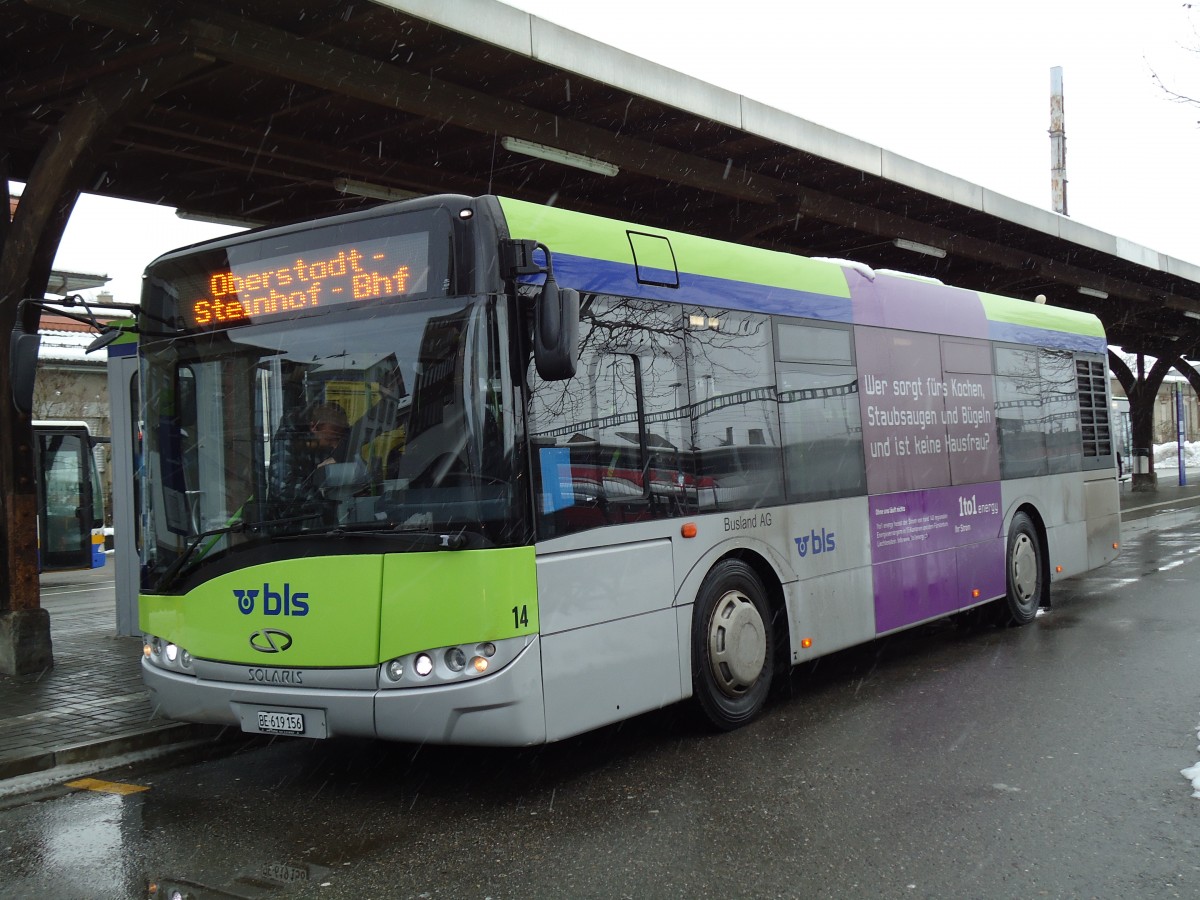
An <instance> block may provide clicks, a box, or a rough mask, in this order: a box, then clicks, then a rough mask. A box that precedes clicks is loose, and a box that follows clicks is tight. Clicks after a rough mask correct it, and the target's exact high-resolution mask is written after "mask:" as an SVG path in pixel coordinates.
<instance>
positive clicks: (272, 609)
mask: <svg viewBox="0 0 1200 900" xmlns="http://www.w3.org/2000/svg"><path fill="white" fill-rule="evenodd" d="M258 595H259V591H258V589H257V588H255V589H253V590H249V591H239V590H237V589H236V588H235V589H234V591H233V596H235V597H237V603H238V610H239V611H240V612H241V613H242V615H246V616H248V615H250V613H252V612H254V604H255V602H257V600H258ZM262 611H263V615H264V616H279V615H284V616H307V615H308V594H307V593H305V592H303V591H296V592H295V593H292V586H291V585H290V584H288V583H287V582H286V581H285V582H284V583H283V593H282V594H280V593H278V592H276V591H273V590H271V585H270V584H264V585H263V586H262Z"/></svg>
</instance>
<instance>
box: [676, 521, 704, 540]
mask: <svg viewBox="0 0 1200 900" xmlns="http://www.w3.org/2000/svg"><path fill="white" fill-rule="evenodd" d="M679 533H680V534H681V535H683V536H684V537H685V538H694V537H695V536H696V535H697V534H699V533H700V529H698V528H697V527H696V523H695V522H684V523H683V525H682V526H681V527H680V529H679Z"/></svg>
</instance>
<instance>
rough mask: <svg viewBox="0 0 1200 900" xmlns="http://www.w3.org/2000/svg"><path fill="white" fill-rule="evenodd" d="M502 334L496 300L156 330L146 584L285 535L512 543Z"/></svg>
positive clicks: (400, 542) (164, 582)
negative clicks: (171, 332)
mask: <svg viewBox="0 0 1200 900" xmlns="http://www.w3.org/2000/svg"><path fill="white" fill-rule="evenodd" d="M499 328H500V324H499V322H498V311H497V304H496V302H495V300H494V299H493V298H482V299H476V300H469V301H463V300H462V299H458V300H426V301H417V302H413V303H410V304H407V305H405V306H402V307H394V308H390V309H387V310H383V311H381V310H379V309H375V310H359V311H355V312H352V313H349V314H346V315H343V316H339V317H337V327H336V328H333V327H330V325H329V324H328V320H327V319H325V318H324V317H322V318H316V319H299V320H295V321H291V322H282V323H271V324H264V325H250V326H241V327H239V328H236V329H228V330H225V331H220V332H216V333H207V334H199V335H195V336H192V337H189V338H176V339H174V340H171V341H164V342H148V343H147V344H146V345H145V346H144V350H143V366H144V368H145V371H144V373H143V376H144V383H145V385H146V386H147V392H146V409H145V416H146V419H145V422H146V425H145V448H146V466H147V484H148V490H147V491H146V494H145V501H144V503H145V508H144V510H143V516H144V519H145V522H146V526H147V535H148V540H147V546H146V560H145V563H146V565H145V566H144V574H143V580H144V585H143V586H144V587H145V588H146V589H152V588H158V589H160V590H169V589H171V587H172V584H171V583H170V582H173V581H177V580H178V579H179V576H181V575H184V574H186V573H190V572H193V571H195V570H196V569H198V568H199V567H200V566H202V565H204V564H206V563H209V562H213V561H216V560H219V559H221V558H223V557H226V556H228V555H229V552H230V551H234V550H238V549H243V548H244V549H249V548H252V547H254V546H256V545H263V544H265V543H266V542H267V541H269V540H272V539H274V540H276V541H277V540H278V539H280V538H313V539H318V540H319V539H328V540H333V539H345V538H346V536H347V535H352V536H356V537H361V536H370V535H375V536H380V537H386V538H388V539H389V543H388V544H387V549H388V550H395V551H396V552H400V551H404V550H424V549H436V548H437V547H439V546H440V547H448V548H450V549H455V548H458V547H465V546H472V547H487V546H501V545H504V544H506V543H511V542H512V541H513V540H514V539H515V538H514V536H513V533H514V531H515V527H514V524H513V523H514V522H515V521H517V516H516V514H515V511H514V509H513V505H514V493H513V487H512V485H513V483H514V481H515V479H514V478H513V472H514V465H515V462H514V445H515V441H514V437H513V435H514V431H515V428H514V423H513V418H512V408H513V406H512V404H511V403H508V402H505V397H506V396H508V395H509V391H510V383H509V382H508V380H507V376H506V375H505V373H506V372H507V371H508V368H507V366H505V365H503V361H502V350H501V343H500V340H499V334H500V331H499ZM286 546H287V544H286V543H285V544H284V545H279V544H276V545H275V551H276V552H277V554H278V553H282V554H283V555H286V554H287V552H288V551H287V550H286V549H281V547H286ZM295 546H296V547H297V549H296V552H297V553H301V552H303V553H305V554H311V552H312V548H311V546H310V545H305V547H304V549H303V550H301V549H300V546H299V544H297V545H295ZM355 549H356V550H358V549H366V547H365V546H362V545H361V542H359V543H358V544H356V545H355ZM331 552H337V551H336V550H334V551H331ZM243 563H244V560H243Z"/></svg>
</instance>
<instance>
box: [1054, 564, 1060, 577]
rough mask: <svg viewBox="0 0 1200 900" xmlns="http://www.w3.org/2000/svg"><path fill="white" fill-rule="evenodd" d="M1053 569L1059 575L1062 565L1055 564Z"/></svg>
mask: <svg viewBox="0 0 1200 900" xmlns="http://www.w3.org/2000/svg"><path fill="white" fill-rule="evenodd" d="M1054 571H1055V572H1057V573H1058V574H1059V575H1061V574H1062V566H1055V567H1054Z"/></svg>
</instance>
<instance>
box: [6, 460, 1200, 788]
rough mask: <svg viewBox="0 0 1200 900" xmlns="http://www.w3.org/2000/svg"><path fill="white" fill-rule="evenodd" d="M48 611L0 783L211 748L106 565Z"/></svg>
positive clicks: (1163, 497)
mask: <svg viewBox="0 0 1200 900" xmlns="http://www.w3.org/2000/svg"><path fill="white" fill-rule="evenodd" d="M1121 511H1122V520H1123V524H1122V530H1125V529H1126V528H1130V529H1133V530H1143V529H1145V528H1148V527H1154V528H1157V527H1159V526H1160V525H1161V526H1168V525H1170V524H1174V521H1175V520H1176V519H1178V520H1184V519H1190V518H1193V517H1195V516H1196V515H1200V472H1196V473H1189V474H1188V484H1187V485H1186V486H1183V487H1180V486H1179V485H1178V484H1176V477H1175V476H1174V475H1171V476H1168V477H1165V478H1163V483H1160V485H1159V487H1158V488H1157V490H1155V491H1152V492H1138V493H1134V492H1132V491H1131V489H1130V487H1129V484H1128V483H1127V482H1126V483H1125V484H1124V485H1122V489H1121ZM41 587H42V605H43V606H44V607H45V608H46V609H48V610H49V611H50V634H51V641H52V643H53V649H54V661H55V665H54V668H53V669H51V670H49V671H46V672H41V673H38V674H34V675H26V676H20V677H13V676H7V675H0V781H3V780H7V779H12V778H15V777H18V776H24V775H30V774H33V773H48V772H49V771H50V770H53V769H55V768H57V767H65V766H77V765H79V764H91V765H92V767H93V768H95V769H97V770H98V769H100V768H103V766H104V764H105V763H106V762H108V761H113V760H116V759H117V758H118V757H120V756H122V755H124V754H128V753H133V752H137V751H145V750H149V749H152V748H157V747H163V746H166V745H170V744H177V743H180V742H195V741H206V740H207V741H215V740H217V739H218V738H219V737H220V736H221V734H222V731H223V729H219V728H215V727H212V726H202V725H190V724H185V723H179V722H172V721H170V720H167V719H163V718H161V717H159V716H156V715H154V713H153V711H152V709H151V707H150V701H149V695H148V694H147V692H146V690H145V688H144V687H143V686H142V680H141V673H140V667H139V657H140V655H141V641H140V640H139V639H137V638H132V637H121V636H118V635H117V634H116V611H115V603H116V601H115V597H114V592H113V568H112V560H111V558H110V560H109V564H108V565H107V566H106V567H104V568H101V569H93V570H90V571H81V572H59V573H50V574H46V575H43V576H42V581H41Z"/></svg>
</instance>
